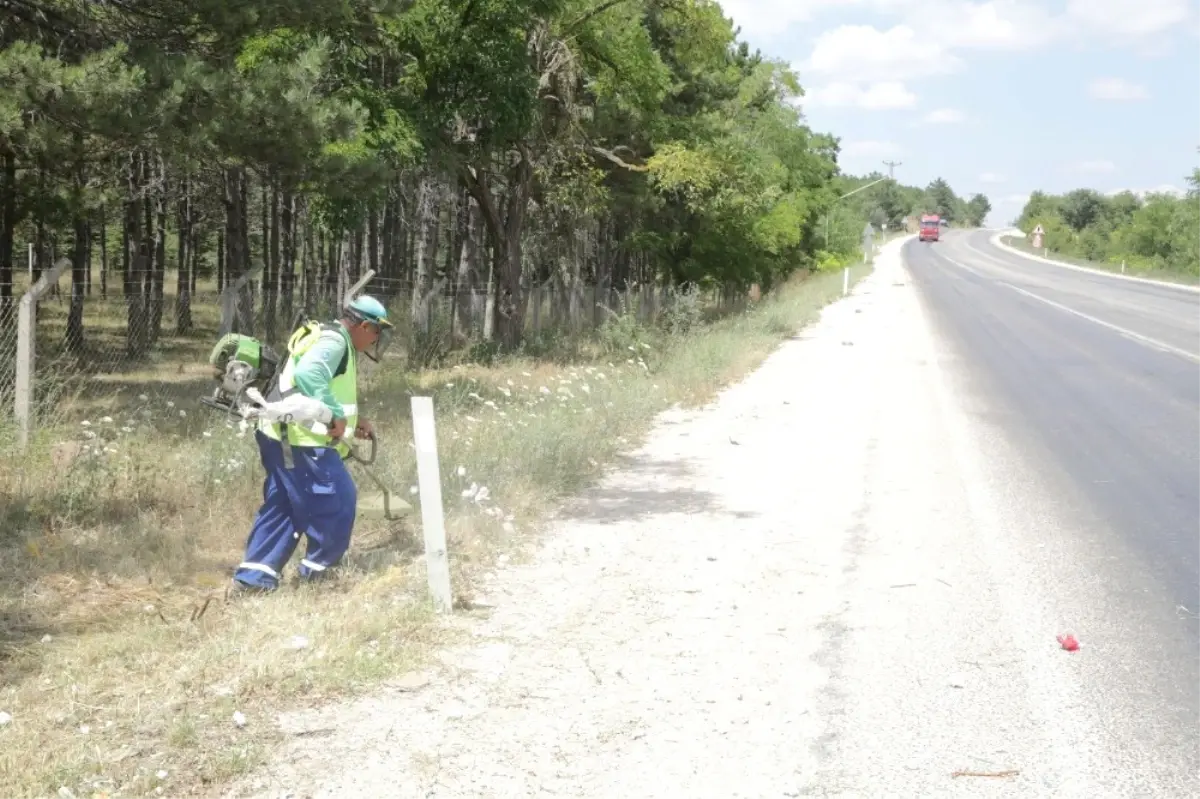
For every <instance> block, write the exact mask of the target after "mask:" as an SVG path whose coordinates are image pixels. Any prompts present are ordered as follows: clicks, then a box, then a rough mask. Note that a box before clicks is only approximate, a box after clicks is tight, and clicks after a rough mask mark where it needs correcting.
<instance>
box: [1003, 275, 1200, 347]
mask: <svg viewBox="0 0 1200 799" xmlns="http://www.w3.org/2000/svg"><path fill="white" fill-rule="evenodd" d="M997 283H999V284H1000V285H1001V286H1008V287H1009V288H1010V289H1012V290H1013V291H1015V292H1018V293H1020V294H1024V295H1025V296H1026V297H1029V298H1031V299H1035V300H1037V301H1038V302H1044V303H1046V304H1047V305H1049V306H1050V307H1052V308H1057V309H1058V310H1060V311H1066V312H1067V313H1069V314H1074V315H1075V316H1078V317H1079V318H1080V319H1086V320H1088V321H1089V322H1094V323H1095V324H1098V325H1100V326H1101V327H1107V328H1108V329H1109V330H1112V331H1114V332H1116V333H1120V334H1121V335H1122V336H1125V337H1126V338H1129V339H1133V340H1134V341H1137V342H1140V343H1142V344H1146V345H1148V346H1150V347H1154V348H1155V349H1158V350H1162V351H1164V352H1171V353H1174V354H1175V355H1179V356H1181V357H1183V358H1187V359H1188V360H1189V361H1193V362H1195V363H1200V356H1198V355H1196V354H1195V353H1192V352H1188V351H1187V350H1181V349H1179V348H1178V347H1172V346H1171V345H1170V344H1164V343H1163V342H1161V341H1159V340H1158V339H1154V338H1150V337H1149V336H1143V335H1142V334H1141V333H1135V332H1133V331H1132V330H1127V329H1126V328H1123V327H1121V326H1119V325H1114V324H1112V323H1111V322H1105V321H1104V320H1103V319H1097V318H1096V317H1094V316H1091V315H1089V314H1085V313H1084V312H1083V311H1077V310H1075V309H1074V308H1068V307H1067V306H1065V305H1063V304H1061V303H1057V302H1055V301H1054V300H1048V299H1046V298H1045V297H1042V296H1039V295H1037V294H1034V293H1033V292H1032V291H1026V290H1025V289H1023V288H1018V287H1017V286H1014V285H1013V284H1012V283H1005V282H1004V281H997Z"/></svg>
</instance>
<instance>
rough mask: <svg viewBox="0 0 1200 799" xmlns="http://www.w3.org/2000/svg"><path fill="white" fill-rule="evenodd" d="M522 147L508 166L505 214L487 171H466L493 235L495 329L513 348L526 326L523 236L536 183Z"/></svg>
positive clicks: (472, 193)
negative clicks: (522, 281)
mask: <svg viewBox="0 0 1200 799" xmlns="http://www.w3.org/2000/svg"><path fill="white" fill-rule="evenodd" d="M519 150H520V153H519V155H520V157H519V159H518V161H517V163H516V164H515V165H514V166H512V167H511V169H510V170H509V175H508V187H507V191H506V196H505V198H504V204H503V215H501V211H500V208H498V207H497V204H496V200H495V198H494V197H493V196H492V190H491V186H490V184H489V182H488V179H487V175H486V173H485V172H483V171H482V170H478V171H477V170H474V169H467V170H466V172H465V173H464V175H463V177H464V179H465V180H466V181H467V185H468V187H469V188H470V190H471V196H472V197H474V198H475V201H476V202H477V203H479V207H480V211H481V212H482V214H483V221H484V224H486V225H487V228H488V232H489V233H490V234H491V237H492V246H493V248H494V249H493V264H494V270H493V271H494V275H495V284H496V299H495V302H496V308H495V313H496V319H495V331H496V334H497V335H498V337H499V339H500V344H501V346H502V347H504V348H505V349H507V350H510V351H511V350H514V349H516V348H517V346H518V345H520V343H521V337H522V334H523V333H524V327H525V302H524V300H525V297H524V290H523V287H522V285H521V270H522V266H523V263H522V257H523V251H522V247H521V236H522V234H523V233H524V228H525V213H526V210H527V209H528V206H529V192H530V189H531V188H532V185H533V167H532V165H531V164H530V163H529V155H528V153H527V152H526V151H525V148H524V147H521V148H519Z"/></svg>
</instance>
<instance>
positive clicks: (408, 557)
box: [0, 267, 866, 797]
mask: <svg viewBox="0 0 1200 799" xmlns="http://www.w3.org/2000/svg"><path fill="white" fill-rule="evenodd" d="M865 271H866V268H865V267H859V268H858V270H857V273H858V274H857V276H861V275H862V274H864V273H865ZM857 276H856V279H857ZM840 291H841V274H840V273H837V274H827V275H819V276H817V277H814V278H812V279H810V280H808V281H805V282H803V283H799V284H794V285H791V286H788V287H786V288H785V289H784V290H783V291H781V292H779V293H778V294H777V295H776V296H774V297H771V298H768V299H767V300H764V301H763V302H761V303H759V304H758V306H757V307H756V308H755V309H754V310H752V311H751V312H750V313H747V314H744V315H740V316H737V317H733V318H728V319H725V320H722V321H720V322H717V323H715V324H713V325H710V326H707V327H705V328H703V329H701V330H699V331H696V332H693V333H692V334H691V335H689V336H687V337H686V338H683V339H674V338H670V337H667V336H665V335H664V334H661V333H656V332H654V331H647V330H644V329H639V328H637V327H636V326H628V325H627V326H621V325H620V324H619V321H620V320H617V322H618V323H617V324H614V325H613V327H612V328H611V329H610V330H608V332H607V335H606V336H603V337H601V339H600V341H602V342H604V345H603V347H601V345H599V344H597V345H596V346H595V348H594V349H593V352H592V353H591V355H592V357H591V358H589V359H587V360H585V361H582V362H577V363H574V364H568V365H551V364H547V363H535V362H532V361H521V360H515V361H510V362H506V363H503V364H501V365H499V366H497V367H495V368H483V367H480V366H472V365H463V366H460V367H456V368H452V369H447V370H442V371H432V372H423V373H420V374H417V375H414V374H402V373H399V372H395V371H388V370H384V371H381V372H380V373H379V374H377V375H374V376H368V378H367V379H366V380H365V386H364V392H363V393H364V395H365V398H366V400H367V401H366V402H365V403H363V405H364V414H366V415H368V416H369V417H370V418H373V419H374V420H375V421H376V424H377V427H378V429H379V433H380V436H381V450H380V465H379V466H378V467H377V468H378V470H379V473H380V474H381V475H382V476H384V477H385V479H386V480H387V481H388V482H389V483H390V484H391V485H393V486H394V487H395V488H396V489H398V490H399V492H400V493H401V495H402V496H405V497H406V498H407V495H408V493H409V486H411V485H413V484H415V483H416V479H415V475H416V466H415V461H414V458H413V455H412V449H411V446H410V444H409V443H408V442H409V441H410V440H411V421H410V419H409V416H408V408H409V403H408V399H409V396H411V394H413V393H429V394H432V395H433V397H434V402H435V407H436V409H437V412H438V425H439V429H438V435H439V444H440V450H441V452H440V454H441V462H442V471H443V483H444V493H445V497H446V505H447V508H446V510H447V514H448V517H447V518H448V532H449V537H450V544H451V552H452V563H453V577H454V584H455V589H456V593H457V594H458V595H459V596H460V597H463V598H469V597H470V596H471V593H472V579H473V577H474V576H475V575H477V574H479V573H481V571H482V570H484V569H486V568H488V567H490V566H491V565H492V564H494V562H495V558H496V557H497V556H499V555H500V554H501V553H505V552H510V551H512V550H513V548H514V547H515V546H516V545H517V544H518V543H519V542H520V541H522V540H529V538H527V536H528V535H529V534H530V533H532V532H534V531H535V530H536V525H537V524H538V520H539V519H543V518H545V514H546V512H547V511H548V510H551V509H552V508H553V507H554V506H555V504H556V503H557V502H559V501H560V500H561V499H562V498H563V497H565V496H567V495H569V494H570V493H572V492H575V491H578V490H580V489H581V488H583V487H584V486H585V485H586V484H587V483H588V482H589V481H591V480H593V479H594V478H595V477H596V476H597V475H598V474H599V472H600V470H601V469H602V468H603V466H604V464H605V463H606V462H608V461H610V460H611V459H612V457H613V456H614V455H615V454H616V453H617V452H618V451H620V450H622V449H625V448H627V447H629V446H631V445H632V444H633V443H634V442H635V441H636V439H637V438H638V437H639V436H640V435H641V434H643V433H644V431H645V430H646V429H647V427H648V425H649V424H650V423H651V422H652V420H653V418H654V417H655V415H656V414H657V413H659V412H660V411H662V410H664V409H666V408H668V407H670V406H671V405H673V404H675V403H682V404H684V405H693V404H695V403H699V402H703V401H705V400H707V399H709V398H711V397H712V396H713V394H714V393H715V392H716V391H717V390H718V389H719V388H720V387H722V386H724V385H726V384H728V383H729V382H730V381H732V380H734V379H736V378H738V377H739V376H741V375H743V374H745V373H746V372H747V371H748V370H750V369H752V368H753V367H754V366H756V365H757V364H758V363H759V362H760V361H761V359H762V358H763V357H765V355H766V354H767V353H768V352H769V351H770V350H771V349H772V348H773V347H774V346H775V345H776V344H777V343H778V342H779V341H780V339H782V338H783V337H785V336H787V335H789V334H791V333H792V332H793V331H794V330H795V328H796V326H797V325H798V324H801V323H804V322H807V321H810V320H811V319H813V318H814V317H815V315H816V313H817V312H818V310H819V308H820V307H822V306H823V305H825V304H826V303H827V302H829V301H830V300H831V299H833V298H834V297H836V296H837V295H838V294H840ZM128 377H129V376H126V378H128ZM144 377H145V378H146V379H147V381H148V382H150V383H153V385H154V386H155V389H154V390H153V391H149V390H148V391H147V392H146V393H143V394H140V395H131V394H130V393H129V392H128V391H127V392H126V393H125V394H124V395H122V396H121V398H117V399H113V398H110V399H109V400H108V401H107V402H106V403H101V402H99V401H95V400H94V401H92V402H91V403H90V404H88V405H86V406H80V407H78V408H76V409H75V412H76V413H81V412H86V413H88V414H90V415H89V417H88V418H87V419H86V420H77V421H76V422H74V423H72V424H71V426H70V427H69V428H66V429H64V428H61V427H60V428H58V429H56V430H54V431H51V433H47V434H45V435H43V436H42V438H40V439H39V442H38V446H37V447H35V449H34V451H33V452H32V453H31V454H30V456H29V457H28V458H25V459H21V460H18V459H11V458H10V459H6V460H4V461H3V462H2V463H0V485H2V486H4V489H3V491H4V496H3V499H2V504H0V569H2V570H3V573H4V574H5V580H4V583H3V587H2V588H0V678H2V679H0V711H3V712H5V713H7V714H10V715H11V721H9V722H8V723H7V724H5V725H4V726H2V727H0V785H3V786H4V787H5V791H4V794H5V795H6V796H45V795H55V794H56V793H58V792H59V791H60V789H61V788H64V787H65V788H67V789H69V790H70V791H71V792H72V794H73V795H75V796H79V797H84V796H142V795H151V796H152V795H163V794H165V795H171V796H196V795H212V794H213V793H215V792H216V791H217V788H218V786H220V785H222V784H223V783H225V782H227V781H228V780H229V779H230V778H232V777H234V776H236V775H238V774H240V773H243V772H244V771H246V770H247V769H249V768H252V767H254V766H255V765H257V764H259V763H261V762H263V760H264V758H265V757H266V756H267V754H268V753H269V751H270V747H271V745H272V743H273V740H274V736H275V735H276V732H275V724H274V714H275V712H276V711H277V710H278V709H279V708H281V707H288V706H297V705H309V706H311V705H317V704H320V703H323V702H326V701H328V700H330V699H333V698H336V697H339V696H343V695H348V694H353V693H355V692H359V691H362V690H364V689H366V688H369V687H370V686H372V685H374V684H377V683H378V682H379V681H380V680H382V679H385V678H388V677H391V676H395V675H397V674H401V673H404V672H406V671H408V670H412V669H414V668H418V667H419V666H420V665H421V664H422V663H423V662H425V659H426V657H427V656H428V654H429V653H430V651H431V649H432V648H433V647H436V646H438V645H440V644H443V643H445V640H446V636H447V635H449V633H448V632H447V628H446V626H445V625H440V624H437V623H435V622H434V620H433V617H432V616H431V614H430V613H429V611H428V604H427V601H426V597H425V594H424V587H423V583H424V575H423V568H422V564H421V563H420V561H419V557H418V555H419V553H418V552H417V551H416V549H415V546H414V540H415V536H414V534H413V531H412V530H411V529H410V528H408V527H406V526H405V525H403V524H397V523H388V522H381V521H380V522H375V521H361V522H360V524H359V526H358V528H357V530H356V533H355V541H354V544H353V546H352V548H351V553H350V555H349V557H348V562H347V564H346V567H345V569H344V570H342V573H341V575H340V576H339V578H338V579H337V580H336V581H335V582H332V583H326V584H324V585H321V586H297V585H293V584H290V583H289V584H288V585H286V586H285V587H284V588H283V589H282V590H281V591H279V592H278V593H277V594H275V595H273V596H269V597H259V598H252V599H245V600H240V601H238V602H236V603H227V602H225V601H224V598H223V592H224V588H225V585H226V583H227V581H228V578H229V574H230V572H231V566H233V565H234V564H236V563H237V562H238V560H239V559H240V556H241V548H242V545H243V543H244V537H245V534H246V531H247V529H248V526H249V523H250V520H251V518H252V516H253V513H254V511H255V508H256V507H257V504H258V502H259V500H260V497H261V493H260V492H261V487H260V486H261V483H260V480H261V476H260V468H259V466H258V463H257V454H256V451H255V449H254V446H253V443H252V439H251V437H250V435H248V434H247V433H245V432H243V431H240V430H239V429H238V428H237V427H234V426H231V425H227V424H226V423H225V422H224V421H223V420H221V419H219V418H218V417H214V416H213V415H212V413H211V412H209V411H205V410H203V409H201V408H199V407H198V406H197V404H196V402H195V396H196V394H197V393H198V392H199V391H201V390H204V389H205V388H207V385H206V384H205V383H204V382H203V381H199V382H196V381H194V380H191V379H176V377H177V376H167V377H165V378H164V376H161V375H159V376H154V375H146V376H144ZM83 421H86V422H88V424H87V425H84V424H83ZM352 468H354V467H352ZM360 485H361V486H362V487H363V490H367V486H368V485H369V484H368V483H367V482H366V481H361V482H360ZM483 488H486V492H485V491H482V490H481V489H483ZM464 492H466V495H464ZM484 494H486V498H484V499H482V500H481V495H484ZM235 713H240V714H242V715H244V717H245V725H244V727H240V726H239V725H238V724H236V723H235V722H234V714H235ZM160 789H161V790H160ZM156 792H157V793H156Z"/></svg>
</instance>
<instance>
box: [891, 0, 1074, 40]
mask: <svg viewBox="0 0 1200 799" xmlns="http://www.w3.org/2000/svg"><path fill="white" fill-rule="evenodd" d="M906 5H907V4H906ZM908 7H909V8H913V9H915V10H914V11H913V12H912V13H913V15H914V24H915V23H916V22H920V21H925V22H927V21H928V20H936V22H935V23H934V24H933V25H930V26H928V27H927V30H928V35H929V36H930V37H931V38H932V39H934V40H935V41H937V42H939V43H941V44H942V45H944V46H945V47H947V48H951V49H979V50H1025V49H1029V48H1032V47H1037V46H1040V45H1042V44H1045V43H1046V42H1047V41H1049V40H1050V39H1052V38H1054V37H1055V36H1056V35H1057V34H1058V33H1059V23H1058V21H1057V20H1055V18H1054V17H1053V16H1052V15H1051V14H1050V13H1049V12H1048V11H1046V10H1045V9H1043V8H1042V4H1041V3H1037V2H1027V1H1026V0H991V2H984V3H971V2H962V0H931V1H930V2H925V3H919V4H917V5H916V6H908Z"/></svg>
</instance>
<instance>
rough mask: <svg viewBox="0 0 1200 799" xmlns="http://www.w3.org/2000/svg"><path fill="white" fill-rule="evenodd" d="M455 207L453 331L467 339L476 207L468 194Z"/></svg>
mask: <svg viewBox="0 0 1200 799" xmlns="http://www.w3.org/2000/svg"><path fill="white" fill-rule="evenodd" d="M458 207H459V212H458V230H459V233H458V271H457V272H456V274H455V276H454V297H455V302H454V322H453V329H454V330H455V331H458V332H460V333H461V334H463V335H464V336H470V335H471V332H472V331H471V327H472V324H471V323H472V318H471V308H472V306H473V300H474V294H475V286H476V276H477V275H478V269H479V256H478V247H477V243H476V242H477V239H478V236H479V205H478V204H477V203H476V202H474V201H473V200H472V199H471V197H470V196H469V195H468V196H466V197H464V198H463V200H462V202H460V203H459V206H458Z"/></svg>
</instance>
